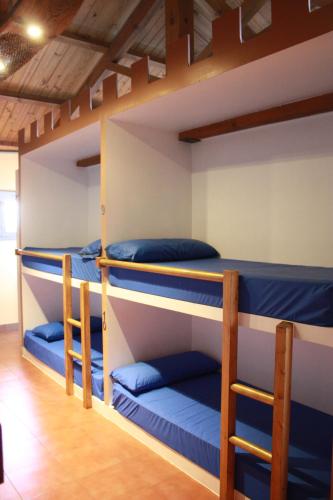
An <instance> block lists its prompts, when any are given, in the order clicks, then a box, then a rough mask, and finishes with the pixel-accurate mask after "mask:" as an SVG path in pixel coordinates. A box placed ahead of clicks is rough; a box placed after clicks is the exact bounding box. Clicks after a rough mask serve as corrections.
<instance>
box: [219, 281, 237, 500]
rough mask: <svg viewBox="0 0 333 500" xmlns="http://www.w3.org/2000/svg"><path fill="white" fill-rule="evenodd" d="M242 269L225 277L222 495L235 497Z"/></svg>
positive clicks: (229, 498) (226, 498)
mask: <svg viewBox="0 0 333 500" xmlns="http://www.w3.org/2000/svg"><path fill="white" fill-rule="evenodd" d="M237 344H238V272H237V271H225V272H224V279H223V333H222V385H221V388H222V389H221V390H222V394H221V447H220V498H222V499H223V500H231V499H233V498H234V483H235V481H234V475H235V448H234V446H233V445H232V444H231V442H230V437H231V436H233V435H235V430H236V429H235V427H236V394H235V393H234V392H233V391H232V390H231V385H232V384H234V383H235V382H236V379H237Z"/></svg>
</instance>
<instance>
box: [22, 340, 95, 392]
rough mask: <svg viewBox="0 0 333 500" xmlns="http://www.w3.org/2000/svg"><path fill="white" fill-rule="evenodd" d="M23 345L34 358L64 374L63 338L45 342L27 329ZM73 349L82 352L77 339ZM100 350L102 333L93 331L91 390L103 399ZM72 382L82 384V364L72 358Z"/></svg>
mask: <svg viewBox="0 0 333 500" xmlns="http://www.w3.org/2000/svg"><path fill="white" fill-rule="evenodd" d="M24 347H25V348H26V349H27V351H29V352H30V353H31V354H32V355H33V356H35V358H37V359H39V360H40V361H42V362H43V363H45V364H46V365H47V366H49V367H50V368H52V369H53V370H55V371H56V372H58V373H60V374H61V375H64V374H65V362H64V357H65V356H64V352H65V350H64V340H63V339H61V340H56V341H54V342H47V341H46V340H44V339H42V338H40V337H38V336H37V335H36V334H35V333H33V332H32V331H29V330H27V331H26V332H25V334H24ZM73 349H74V351H76V352H79V353H81V352H82V346H81V343H80V341H79V340H78V339H74V340H73ZM102 350H103V349H102V334H101V333H99V334H98V333H97V332H95V334H94V335H92V337H91V365H92V367H91V380H92V392H93V394H94V395H95V396H97V397H98V398H100V399H103V395H104V388H103V387H104V375H103V354H102ZM74 382H75V383H76V384H78V385H80V386H82V366H81V362H80V361H78V360H76V359H75V360H74Z"/></svg>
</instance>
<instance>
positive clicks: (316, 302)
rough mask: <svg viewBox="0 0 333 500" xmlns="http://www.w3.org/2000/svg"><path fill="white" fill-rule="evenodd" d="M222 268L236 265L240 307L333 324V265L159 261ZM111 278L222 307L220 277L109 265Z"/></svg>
mask: <svg viewBox="0 0 333 500" xmlns="http://www.w3.org/2000/svg"><path fill="white" fill-rule="evenodd" d="M158 264H159V265H163V266H173V267H181V268H185V269H195V270H201V271H210V272H218V273H223V272H224V270H225V269H236V270H238V271H239V273H240V279H239V310H240V311H241V312H244V313H249V314H255V315H259V316H267V317H272V318H279V319H284V320H288V321H294V322H298V323H307V324H310V325H316V326H326V327H331V326H333V268H325V267H308V266H291V265H284V264H267V263H263V262H250V261H243V260H231V259H220V258H210V259H198V260H187V261H181V262H176V263H175V262H171V263H170V262H163V263H160V262H159V263H158ZM110 283H111V284H112V285H114V286H117V287H121V288H126V289H128V290H135V291H138V292H144V293H149V294H153V295H160V296H162V297H169V298H173V299H179V300H184V301H187V302H195V303H198V304H204V305H207V306H213V307H222V290H221V285H220V284H219V283H212V282H208V281H199V280H193V279H188V278H179V277H175V276H163V275H159V274H151V273H145V272H140V271H131V270H128V269H120V268H110Z"/></svg>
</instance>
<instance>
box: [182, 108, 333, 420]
mask: <svg viewBox="0 0 333 500" xmlns="http://www.w3.org/2000/svg"><path fill="white" fill-rule="evenodd" d="M332 130H333V113H331V114H326V115H321V116H316V117H312V118H307V119H302V120H297V121H292V122H288V123H282V124H277V125H272V126H267V127H261V128H257V129H252V130H248V131H244V132H240V133H234V134H229V135H225V136H221V137H217V138H213V139H210V140H207V141H203V142H202V143H200V144H195V145H193V146H192V157H193V210H192V234H193V237H196V238H200V239H203V240H206V241H208V242H209V243H211V244H213V245H214V246H216V247H217V248H218V249H219V251H220V252H221V254H222V256H223V257H226V258H236V259H245V260H257V261H260V260H262V261H268V262H282V263H289V264H304V265H314V266H316V265H318V266H333V252H332V249H333V230H332V228H333V168H332V165H333V141H332ZM192 325H193V343H192V347H193V348H194V349H201V350H204V351H207V352H209V353H210V354H212V355H214V356H217V357H219V356H220V350H221V347H220V326H219V325H218V324H217V323H214V322H212V321H210V322H209V321H206V320H201V319H193V322H192ZM273 352H274V336H273V335H267V334H265V333H259V332H254V331H249V330H245V329H241V332H240V340H239V377H240V378H243V379H244V380H247V381H248V382H250V383H253V384H256V385H259V386H261V387H263V388H265V389H271V387H272V375H273V367H274V361H273V359H274V358H273ZM332 356H333V350H332V349H330V348H327V347H324V346H319V345H315V344H310V343H306V342H301V341H298V340H295V343H294V358H293V359H294V370H293V398H294V399H295V400H297V401H300V402H303V403H305V404H308V405H310V406H313V407H315V408H318V409H321V410H323V411H326V412H328V413H331V414H333V400H332V391H333V365H332Z"/></svg>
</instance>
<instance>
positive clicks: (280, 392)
mask: <svg viewBox="0 0 333 500" xmlns="http://www.w3.org/2000/svg"><path fill="white" fill-rule="evenodd" d="M292 349H293V324H292V323H289V322H287V321H282V322H281V323H279V324H278V325H277V327H276V340H275V374H274V404H273V439H272V477H271V499H279V500H284V499H285V498H287V486H288V445H289V428H290V399H291V371H292Z"/></svg>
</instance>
